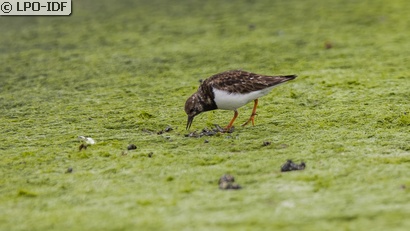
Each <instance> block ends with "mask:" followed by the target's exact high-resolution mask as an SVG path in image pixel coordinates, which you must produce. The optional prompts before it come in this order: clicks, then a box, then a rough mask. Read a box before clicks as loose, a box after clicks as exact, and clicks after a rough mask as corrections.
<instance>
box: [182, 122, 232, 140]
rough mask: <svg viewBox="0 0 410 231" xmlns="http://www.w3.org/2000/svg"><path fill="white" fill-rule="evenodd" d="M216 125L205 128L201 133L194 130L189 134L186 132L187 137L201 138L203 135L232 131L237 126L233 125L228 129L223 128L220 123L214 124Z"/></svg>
mask: <svg viewBox="0 0 410 231" xmlns="http://www.w3.org/2000/svg"><path fill="white" fill-rule="evenodd" d="M214 125H215V128H213V129H208V128H204V129H202V131H201V132H199V133H198V132H197V131H193V132H191V133H189V134H185V137H194V138H199V137H202V136H214V135H216V134H218V133H232V132H233V131H234V130H235V127H231V128H230V129H229V130H228V131H227V130H225V129H223V128H221V126H219V125H218V124H214Z"/></svg>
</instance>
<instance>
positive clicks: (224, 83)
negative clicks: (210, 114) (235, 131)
mask: <svg viewBox="0 0 410 231" xmlns="http://www.w3.org/2000/svg"><path fill="white" fill-rule="evenodd" d="M295 78H296V75H283V76H266V75H259V74H255V73H250V72H246V71H241V70H233V71H226V72H222V73H219V74H216V75H213V76H211V77H209V78H208V79H206V80H204V81H202V83H201V85H200V86H199V88H198V91H197V92H195V93H194V94H193V95H191V97H189V98H188V100H187V101H186V103H185V112H186V114H187V115H188V122H187V125H186V129H189V128H190V127H191V124H192V122H193V120H194V117H195V116H196V115H198V114H200V113H202V112H206V111H211V110H215V109H224V110H233V111H234V116H233V118H232V119H231V122H230V123H229V124H228V126H227V127H226V128H225V129H226V130H228V131H229V129H230V128H231V127H232V125H233V123H234V121H235V119H236V117H238V111H237V109H238V108H240V107H242V106H244V105H245V104H247V103H249V102H250V101H252V100H253V101H254V106H253V110H252V114H251V116H250V118H249V119H248V121H246V122H245V123H244V124H242V126H245V125H247V124H248V123H249V122H252V125H255V120H254V117H255V115H256V107H257V106H258V98H260V97H262V96H264V95H266V94H268V93H269V92H270V91H271V90H272V89H273V88H274V87H276V86H277V85H278V84H281V83H284V82H287V81H289V80H292V79H295Z"/></svg>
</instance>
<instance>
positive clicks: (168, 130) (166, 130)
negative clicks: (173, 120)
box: [157, 126, 174, 135]
mask: <svg viewBox="0 0 410 231" xmlns="http://www.w3.org/2000/svg"><path fill="white" fill-rule="evenodd" d="M172 130H174V129H173V128H172V127H171V126H167V127H166V128H165V129H164V130H161V131H159V132H157V135H162V134H164V133H165V132H170V131H172Z"/></svg>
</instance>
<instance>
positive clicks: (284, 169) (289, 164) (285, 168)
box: [281, 160, 306, 172]
mask: <svg viewBox="0 0 410 231" xmlns="http://www.w3.org/2000/svg"><path fill="white" fill-rule="evenodd" d="M305 167H306V164H305V162H301V163H300V164H295V163H293V161H292V160H287V161H286V163H285V164H284V165H282V167H281V172H288V171H295V170H303V169H305Z"/></svg>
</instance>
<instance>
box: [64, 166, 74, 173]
mask: <svg viewBox="0 0 410 231" xmlns="http://www.w3.org/2000/svg"><path fill="white" fill-rule="evenodd" d="M72 172H73V168H72V167H69V168H67V171H65V173H72Z"/></svg>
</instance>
